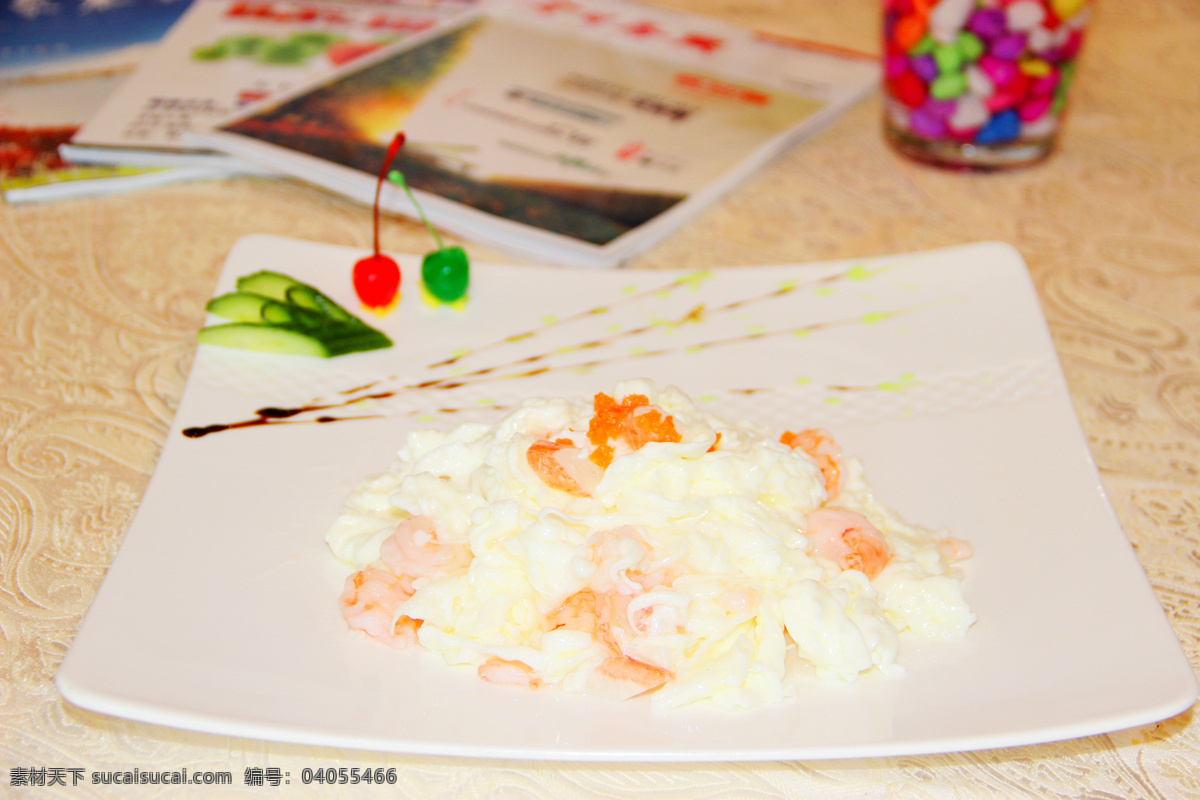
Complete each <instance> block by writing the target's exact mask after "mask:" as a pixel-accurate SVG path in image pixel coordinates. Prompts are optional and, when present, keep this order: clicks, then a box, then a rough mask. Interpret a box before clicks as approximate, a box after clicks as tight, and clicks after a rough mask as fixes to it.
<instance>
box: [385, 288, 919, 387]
mask: <svg viewBox="0 0 1200 800" xmlns="http://www.w3.org/2000/svg"><path fill="white" fill-rule="evenodd" d="M919 308H920V307H915V308H908V309H901V310H899V311H883V312H876V313H875V314H873V315H871V316H872V318H873V319H874V320H875V321H883V320H885V319H891V318H892V317H898V316H900V315H902V314H908V313H912V312H913V311H916V310H918V309H919ZM862 320H863V317H862V316H857V317H851V318H847V319H841V320H832V321H830V322H814V323H810V324H808V325H801V326H799V327H795V328H783V329H780V330H774V331H758V332H755V333H746V334H742V335H740V336H732V337H729V338H727V339H713V340H710V341H707V342H701V343H699V344H691V345H681V346H678V347H664V348H660V349H658V350H644V351H642V352H640V353H628V354H625V355H621V356H612V357H610V358H598V359H595V360H592V361H582V362H577V363H574V364H560V365H557V366H543V367H538V368H536V369H532V370H528V371H526V372H513V373H507V374H503V375H492V374H491V373H492V372H494V371H495V370H496V369H504V368H505V367H504V366H501V367H495V368H490V367H489V368H488V369H485V370H476V372H475V373H469V374H468V375H465V376H460V377H459V378H458V379H454V380H450V379H443V380H434V381H426V382H424V383H419V384H415V385H413V386H406V387H404V388H405V389H443V390H444V389H457V388H459V387H461V386H468V385H473V384H477V383H485V382H488V381H500V380H511V379H514V378H533V377H536V376H538V375H545V374H547V373H550V372H565V371H567V370H582V371H585V372H586V371H589V370H592V369H595V368H596V367H600V366H605V365H608V364H615V363H619V362H621V361H633V360H635V359H641V358H653V357H655V356H663V355H671V354H674V353H681V352H685V351H688V350H695V351H698V350H708V349H710V348H713V347H723V346H726V345H733V344H740V343H742V342H751V341H757V340H759V339H767V338H771V337H775V336H785V335H788V334H791V335H801V334H806V333H813V332H816V331H820V330H824V329H826V328H835V327H842V326H844V325H850V324H854V323H857V322H862ZM506 366H512V365H506ZM463 378H467V379H466V380H464V379H463ZM472 378H473V379H472Z"/></svg>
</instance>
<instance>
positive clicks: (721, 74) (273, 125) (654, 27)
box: [188, 0, 878, 266]
mask: <svg viewBox="0 0 1200 800" xmlns="http://www.w3.org/2000/svg"><path fill="white" fill-rule="evenodd" d="M877 73H878V64H877V63H876V62H875V60H874V59H872V58H870V57H868V56H852V55H846V54H842V53H832V52H829V50H828V49H827V48H823V47H817V46H814V47H806V46H804V45H803V44H799V43H796V42H794V41H784V40H779V39H776V38H770V37H765V36H762V35H756V34H754V33H752V32H750V31H747V30H744V29H741V28H738V27H735V26H732V25H729V24H727V23H724V22H721V21H717V20H713V19H709V18H705V17H700V16H696V15H691V14H684V13H680V12H675V11H668V10H664V9H659V8H655V7H651V6H646V5H642V4H640V3H636V2H628V1H627V0H495V1H494V2H491V3H488V4H487V5H486V6H484V7H483V8H481V10H480V11H479V12H478V13H475V14H472V15H471V16H470V17H468V18H466V19H462V20H458V21H455V22H453V23H450V24H448V25H443V26H440V27H438V28H436V29H433V30H431V31H428V32H426V33H423V34H420V35H418V36H416V37H413V38H412V39H409V40H407V41H405V42H403V43H401V44H398V45H395V46H392V47H389V48H387V49H385V50H382V51H380V52H378V53H375V54H371V55H368V56H366V57H364V58H363V59H362V60H361V61H359V62H357V63H356V64H354V65H351V66H349V67H347V68H345V69H342V70H339V71H338V72H336V73H335V74H334V75H333V76H331V77H330V78H327V79H325V80H322V81H319V82H318V83H317V84H315V85H313V86H308V87H304V88H302V89H299V90H296V91H292V92H289V93H287V94H285V95H283V96H282V97H280V98H278V99H275V100H272V101H269V102H266V103H264V104H260V105H256V106H254V107H253V108H251V109H248V110H247V111H245V112H244V113H242V114H238V115H235V116H234V117H233V118H231V119H229V120H227V121H225V122H223V123H221V124H220V125H218V126H217V127H216V128H215V129H214V130H212V131H210V132H208V133H204V134H189V136H188V138H190V139H191V140H192V141H194V142H197V143H200V144H203V145H205V146H210V147H213V148H216V149H219V150H222V151H224V152H227V153H230V154H232V155H234V156H236V157H238V158H241V159H244V160H246V161H249V162H252V163H256V164H259V165H262V166H264V167H267V168H269V169H272V170H276V171H278V172H281V173H284V174H287V175H291V176H294V177H296V178H299V179H301V180H305V181H308V182H310V183H314V184H318V185H321V186H324V187H326V188H328V189H330V190H333V191H335V192H339V193H341V194H344V195H347V196H349V197H352V198H355V199H358V200H360V201H362V202H364V203H369V202H371V200H372V198H373V196H374V190H375V178H376V175H377V174H378V172H379V170H380V168H381V165H382V161H383V158H384V155H385V151H386V148H387V146H388V144H389V142H390V141H391V139H392V137H393V135H394V134H395V133H396V132H397V131H399V130H404V131H405V133H406V135H407V144H406V145H405V146H404V147H403V148H402V149H401V150H400V152H399V155H398V157H397V158H396V161H395V165H394V166H395V169H396V170H398V171H399V172H400V173H402V175H403V176H404V178H405V179H406V181H407V184H408V185H409V186H410V187H411V188H412V189H414V190H415V191H416V195H417V197H418V198H419V200H420V203H421V206H422V208H423V209H424V211H425V212H426V213H427V215H428V217H429V218H430V220H431V221H432V222H433V223H434V224H435V225H440V226H442V227H444V228H445V229H447V230H449V231H452V232H455V233H457V234H459V235H461V236H463V237H465V238H468V239H474V240H476V241H479V242H481V243H484V244H488V245H490V246H493V247H497V248H500V249H504V250H507V251H510V252H513V253H515V254H519V255H521V256H522V257H524V258H529V259H533V260H539V261H545V262H550V263H561V264H568V265H580V266H612V265H616V264H619V263H621V262H624V261H625V260H627V259H628V258H630V257H632V256H633V255H634V254H636V253H637V252H640V251H641V250H642V249H643V248H645V247H647V246H649V245H650V244H652V243H653V242H655V241H657V240H659V239H660V238H661V237H662V236H664V235H665V234H666V233H668V232H669V231H671V230H673V229H674V228H676V227H677V226H678V225H680V224H681V223H683V222H684V221H685V220H686V219H688V218H689V217H691V216H692V215H694V214H695V213H696V212H697V211H698V210H699V209H701V208H702V207H704V206H705V205H707V204H709V203H711V202H712V201H713V200H715V199H716V198H717V197H719V196H720V195H721V194H723V193H724V192H726V191H728V190H729V189H730V188H731V187H732V186H734V185H735V184H736V183H737V182H738V181H740V180H742V179H743V178H745V177H746V176H747V175H748V174H750V173H751V172H752V171H753V170H754V169H756V168H758V167H760V166H761V165H763V164H764V163H765V162H766V161H767V160H768V159H770V158H771V157H772V156H774V155H776V154H777V153H779V152H780V151H781V150H782V149H784V148H785V147H787V146H788V145H790V144H791V143H793V142H794V141H795V140H796V139H797V138H798V137H800V136H802V135H804V134H806V133H809V132H811V131H813V130H814V129H815V128H817V127H818V126H820V125H821V124H823V123H825V122H827V121H828V120H830V119H831V118H832V117H833V116H834V115H836V114H837V113H838V112H840V111H841V110H843V109H845V108H846V107H847V106H848V105H850V104H851V103H853V102H854V101H855V100H857V99H858V98H860V97H861V96H862V95H863V94H865V93H866V92H867V91H869V90H870V89H871V87H872V86H873V85H874V82H875V80H876V77H877ZM382 205H383V207H384V208H387V209H389V210H392V211H396V212H398V213H402V214H407V215H414V214H415V209H414V206H413V204H412V203H411V202H410V201H409V200H408V199H407V197H406V195H405V194H404V192H403V191H402V190H401V189H400V188H399V187H397V186H394V185H390V186H387V187H385V191H384V192H383V195H382Z"/></svg>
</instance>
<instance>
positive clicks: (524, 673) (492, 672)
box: [476, 656, 542, 689]
mask: <svg viewBox="0 0 1200 800" xmlns="http://www.w3.org/2000/svg"><path fill="white" fill-rule="evenodd" d="M476 672H478V673H479V677H481V678H483V679H484V680H485V681H487V682H488V683H495V684H498V685H500V686H520V687H522V688H524V689H537V688H539V687H541V685H542V681H541V679H540V678H538V675H537V672H536V671H535V670H534V669H533V667H531V666H529V665H528V664H526V663H525V662H524V661H507V660H505V659H503V658H497V657H495V656H493V657H491V658H489V659H488V660H487V661H485V662H483V663H482V664H480V665H479V669H477V670H476Z"/></svg>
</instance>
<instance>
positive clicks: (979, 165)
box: [883, 0, 1093, 170]
mask: <svg viewBox="0 0 1200 800" xmlns="http://www.w3.org/2000/svg"><path fill="white" fill-rule="evenodd" d="M1092 2H1093V0H884V20H883V36H884V64H883V69H884V135H885V137H886V138H887V140H888V142H889V143H891V145H892V146H893V147H894V148H895V149H896V150H898V151H900V152H901V153H903V154H905V155H907V156H909V157H911V158H914V159H917V160H918V161H924V162H927V163H931V164H937V165H939V166H946V167H959V168H969V169H978V170H993V169H1005V168H1009V167H1018V166H1023V165H1026V164H1032V163H1034V162H1037V161H1040V160H1041V159H1043V158H1045V157H1046V156H1047V155H1049V154H1050V152H1051V151H1052V150H1053V149H1054V143H1055V139H1056V137H1057V135H1058V130H1059V126H1060V123H1061V122H1062V117H1063V110H1064V108H1065V106H1066V102H1067V92H1068V89H1069V88H1070V85H1071V80H1072V78H1073V77H1074V74H1075V63H1076V59H1077V57H1078V55H1079V50H1080V47H1081V46H1082V45H1083V36H1084V31H1085V28H1086V25H1087V21H1088V17H1089V16H1090V15H1091V6H1092Z"/></svg>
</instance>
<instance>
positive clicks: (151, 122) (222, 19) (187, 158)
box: [62, 0, 474, 172]
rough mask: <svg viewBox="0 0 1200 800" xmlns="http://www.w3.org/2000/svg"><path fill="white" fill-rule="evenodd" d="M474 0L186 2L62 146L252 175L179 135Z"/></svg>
mask: <svg viewBox="0 0 1200 800" xmlns="http://www.w3.org/2000/svg"><path fill="white" fill-rule="evenodd" d="M473 4H474V0H426V1H425V2H420V0H373V1H371V0H359V1H355V0H319V1H317V2H309V1H308V0H195V2H194V3H193V4H192V6H191V8H189V9H188V11H187V13H185V14H184V15H183V16H182V17H181V18H180V20H179V22H178V23H177V24H176V25H175V27H173V28H172V29H171V31H170V33H168V34H167V36H166V38H164V39H163V42H162V46H161V47H160V48H159V49H158V50H157V51H156V52H155V53H154V54H153V55H152V56H151V57H150V58H148V59H146V61H145V62H143V64H142V65H141V67H139V69H138V70H137V71H136V72H135V73H134V74H133V75H132V76H130V78H129V79H128V80H127V81H125V82H124V83H123V84H122V85H121V87H120V88H119V89H118V90H117V91H116V92H114V93H113V94H112V96H110V97H109V98H108V100H107V101H106V102H105V103H104V105H103V106H102V107H100V108H99V109H98V110H97V111H96V113H95V114H93V115H92V116H91V118H90V119H88V121H87V123H86V124H85V125H84V126H83V127H82V128H81V129H80V130H79V132H78V133H76V134H75V136H74V137H72V139H71V142H70V143H69V144H67V145H65V146H64V147H63V148H62V152H63V155H64V156H66V157H68V158H71V159H73V160H75V161H78V162H87V163H95V164H138V165H147V166H185V165H204V166H220V167H223V168H225V169H229V170H231V171H238V172H261V171H262V170H260V169H258V168H255V167H253V166H252V165H247V164H246V163H245V162H243V161H239V160H238V159H235V158H231V157H229V156H227V155H225V154H222V153H216V152H213V151H211V150H205V149H197V148H196V147H195V146H194V145H188V144H186V143H185V142H184V141H183V138H182V137H183V133H184V132H185V131H191V130H204V129H206V128H207V127H209V126H210V125H212V124H213V123H215V122H218V121H220V120H221V119H224V118H226V117H228V116H230V115H231V114H233V113H234V112H236V111H237V110H238V109H239V108H243V107H245V106H247V105H248V104H251V103H254V102H257V101H261V100H263V99H264V98H267V97H270V96H272V95H275V94H278V93H280V92H283V91H286V90H288V89H290V88H292V87H296V86H301V85H306V84H310V83H312V82H313V81H314V80H316V79H319V78H321V77H323V76H325V75H328V74H329V73H330V72H332V71H333V70H334V69H335V68H337V67H339V66H342V65H344V64H347V63H349V62H351V61H353V60H354V59H356V58H359V57H361V56H363V55H366V54H367V53H370V52H373V51H374V50H377V49H379V48H381V47H383V46H384V45H387V44H390V43H392V42H394V41H397V40H399V39H402V38H403V37H405V36H408V35H411V34H414V33H420V32H421V31H425V30H428V29H430V28H432V27H434V26H435V25H437V24H438V23H439V22H442V21H444V20H447V19H451V18H453V17H454V16H455V15H458V14H461V13H462V12H463V11H464V10H467V9H470V8H471V6H472V5H473Z"/></svg>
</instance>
